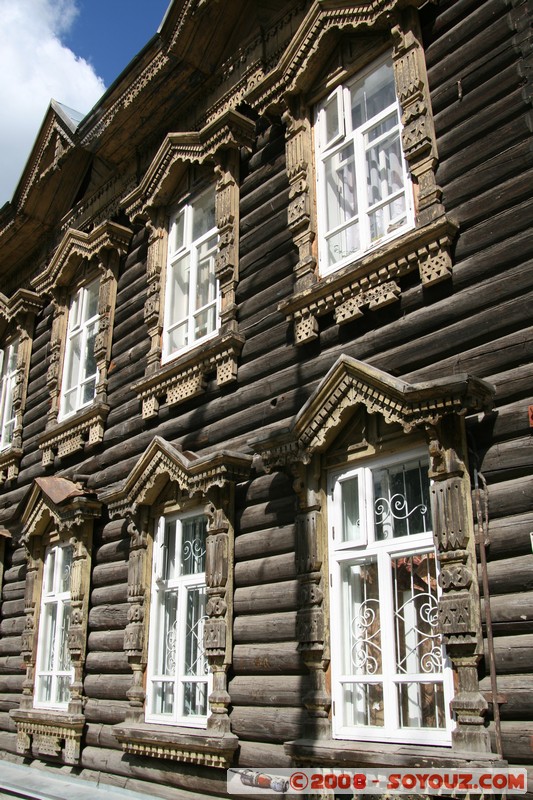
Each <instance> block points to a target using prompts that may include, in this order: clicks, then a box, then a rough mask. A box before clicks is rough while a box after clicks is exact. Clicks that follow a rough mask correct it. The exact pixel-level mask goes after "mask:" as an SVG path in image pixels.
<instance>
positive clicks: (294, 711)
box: [231, 706, 305, 744]
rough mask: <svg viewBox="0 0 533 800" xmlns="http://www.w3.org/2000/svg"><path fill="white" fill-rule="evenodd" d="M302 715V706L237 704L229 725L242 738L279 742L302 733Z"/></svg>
mask: <svg viewBox="0 0 533 800" xmlns="http://www.w3.org/2000/svg"><path fill="white" fill-rule="evenodd" d="M304 717H305V712H304V710H303V709H302V708H287V707H283V708H266V707H261V708H260V707H258V706H253V707H250V708H247V707H245V706H237V707H236V708H234V709H233V712H232V714H231V727H232V730H233V732H234V733H236V734H237V736H239V737H242V738H243V739H247V740H249V741H259V742H274V743H276V742H277V743H279V744H281V743H282V742H286V741H290V740H291V739H298V738H299V737H300V736H301V735H302V725H303V721H304Z"/></svg>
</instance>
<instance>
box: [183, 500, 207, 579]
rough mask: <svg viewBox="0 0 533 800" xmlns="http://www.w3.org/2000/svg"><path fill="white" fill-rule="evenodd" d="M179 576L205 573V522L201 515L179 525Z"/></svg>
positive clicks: (187, 519) (185, 520)
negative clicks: (180, 529) (180, 528)
mask: <svg viewBox="0 0 533 800" xmlns="http://www.w3.org/2000/svg"><path fill="white" fill-rule="evenodd" d="M181 526H182V532H181V574H182V575H196V574H198V573H201V572H204V571H205V538H206V520H205V517H204V515H203V514H201V515H199V516H197V517H189V518H186V519H184V520H182V523H181Z"/></svg>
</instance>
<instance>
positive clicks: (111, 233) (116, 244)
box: [33, 221, 132, 294]
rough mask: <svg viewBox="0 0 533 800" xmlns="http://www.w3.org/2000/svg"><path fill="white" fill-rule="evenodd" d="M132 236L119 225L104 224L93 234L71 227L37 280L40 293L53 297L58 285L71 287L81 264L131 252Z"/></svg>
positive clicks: (114, 223)
mask: <svg viewBox="0 0 533 800" xmlns="http://www.w3.org/2000/svg"><path fill="white" fill-rule="evenodd" d="M131 237H132V231H131V230H130V229H129V228H126V227H124V225H118V224H117V223H116V222H109V221H107V222H103V223H102V224H101V225H98V227H97V228H94V230H92V231H90V232H89V233H84V232H83V231H78V230H75V229H74V228H69V230H68V231H67V232H66V233H65V235H64V237H63V239H62V241H61V244H60V245H59V247H58V248H57V250H56V252H55V253H54V256H53V258H52V259H51V261H50V263H49V264H48V267H47V268H46V269H45V270H43V272H41V273H40V274H39V275H38V277H37V278H35V280H34V281H33V286H34V287H35V289H36V291H37V292H38V293H39V294H49V293H50V291H51V290H52V289H54V288H56V287H57V286H66V285H68V284H69V283H70V281H71V280H72V278H73V276H74V274H75V271H76V269H77V268H78V266H79V264H80V262H81V261H83V260H84V259H85V260H87V261H91V260H92V259H93V258H97V257H99V256H100V254H101V253H102V252H103V251H109V250H115V251H117V252H118V253H119V254H120V255H122V254H124V253H125V252H126V251H127V248H128V245H129V242H130V239H131Z"/></svg>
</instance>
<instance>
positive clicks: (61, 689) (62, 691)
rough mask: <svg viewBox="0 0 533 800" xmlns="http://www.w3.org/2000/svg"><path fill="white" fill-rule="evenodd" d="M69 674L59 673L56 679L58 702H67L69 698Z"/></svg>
mask: <svg viewBox="0 0 533 800" xmlns="http://www.w3.org/2000/svg"><path fill="white" fill-rule="evenodd" d="M70 684H71V677H70V675H60V676H59V677H58V679H57V690H56V692H57V700H56V702H58V703H68V701H69V700H70Z"/></svg>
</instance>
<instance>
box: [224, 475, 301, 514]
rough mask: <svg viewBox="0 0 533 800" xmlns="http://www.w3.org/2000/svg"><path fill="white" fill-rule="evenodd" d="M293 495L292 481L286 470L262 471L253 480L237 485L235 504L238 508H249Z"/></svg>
mask: <svg viewBox="0 0 533 800" xmlns="http://www.w3.org/2000/svg"><path fill="white" fill-rule="evenodd" d="M292 495H293V489H292V481H291V480H290V478H289V477H288V475H286V474H285V473H284V472H269V473H261V474H259V475H257V476H256V477H254V479H253V480H252V481H248V482H247V483H242V484H240V485H239V486H237V489H236V492H235V505H236V506H237V508H248V507H249V506H253V505H257V504H258V503H266V502H267V501H268V500H274V499H279V498H280V497H291V496H292Z"/></svg>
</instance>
